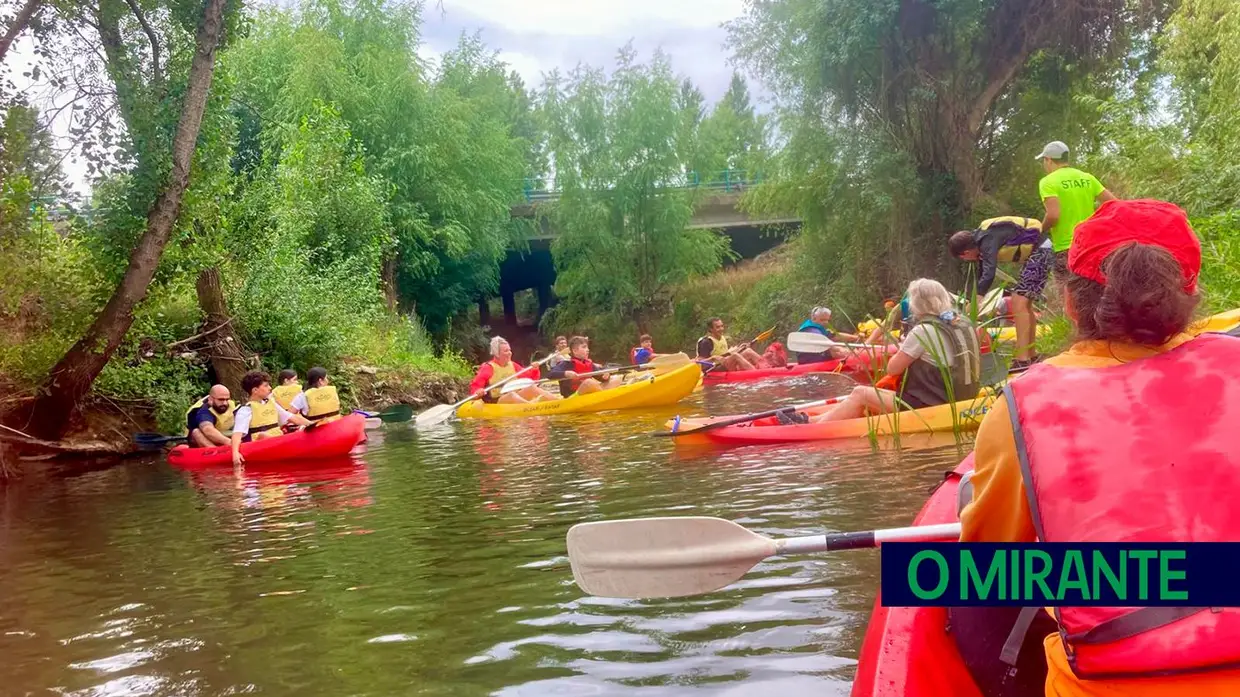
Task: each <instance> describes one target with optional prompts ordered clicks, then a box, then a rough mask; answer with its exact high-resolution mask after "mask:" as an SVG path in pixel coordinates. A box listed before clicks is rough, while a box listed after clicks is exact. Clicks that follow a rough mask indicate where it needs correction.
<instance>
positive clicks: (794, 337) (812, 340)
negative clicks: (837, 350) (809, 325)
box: [788, 332, 836, 353]
mask: <svg viewBox="0 0 1240 697" xmlns="http://www.w3.org/2000/svg"><path fill="white" fill-rule="evenodd" d="M835 345H836V343H835V342H834V341H832V340H830V339H828V338H827V337H825V336H823V335H821V334H815V333H813V332H792V333H791V334H789V335H788V350H789V351H795V352H797V353H821V352H823V351H826V350H827V349H829V348H831V347H832V346H835Z"/></svg>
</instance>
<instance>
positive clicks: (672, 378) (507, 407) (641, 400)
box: [456, 362, 702, 419]
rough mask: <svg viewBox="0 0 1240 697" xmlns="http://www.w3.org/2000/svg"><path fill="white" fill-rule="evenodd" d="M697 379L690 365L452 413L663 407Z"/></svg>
mask: <svg viewBox="0 0 1240 697" xmlns="http://www.w3.org/2000/svg"><path fill="white" fill-rule="evenodd" d="M701 377H702V367H701V366H699V365H698V364H697V363H692V362H691V363H689V364H688V365H686V366H684V367H682V368H677V369H676V370H673V371H671V372H669V373H664V374H663V375H648V376H644V377H642V378H640V379H638V380H636V381H634V382H632V383H630V384H627V385H623V386H621V387H613V388H612V389H609V390H601V391H599V392H592V393H590V394H586V395H573V396H572V397H567V398H565V399H558V400H555V401H553V402H530V403H528V404H487V403H486V402H483V401H481V400H477V399H476V400H474V401H472V402H469V403H467V404H464V405H462V406H461V407H460V408H459V409H457V410H456V415H457V416H458V417H460V418H462V419H471V418H472V419H488V418H499V417H506V416H546V415H549V414H576V413H583V412H596V411H611V410H613V409H637V408H644V407H659V406H666V405H669V404H675V403H676V402H679V401H680V400H682V399H684V398H685V397H687V396H689V394H690V393H691V392H693V389H694V388H695V387H697V384H698V380H699V379H701Z"/></svg>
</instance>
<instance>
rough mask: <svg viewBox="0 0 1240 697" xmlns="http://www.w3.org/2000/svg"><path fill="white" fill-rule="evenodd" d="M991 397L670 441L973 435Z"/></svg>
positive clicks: (988, 392)
mask: <svg viewBox="0 0 1240 697" xmlns="http://www.w3.org/2000/svg"><path fill="white" fill-rule="evenodd" d="M997 394H998V393H997V391H996V390H995V389H993V388H984V389H983V390H982V392H981V393H980V394H978V396H977V397H975V398H973V399H971V400H968V401H960V402H955V403H952V404H940V405H938V406H933V407H925V408H922V409H913V410H906V411H900V412H896V413H893V414H879V415H876V416H864V417H861V418H859V419H845V420H843V421H827V422H823V423H811V424H788V425H783V424H780V423H779V421H778V419H776V417H773V416H769V417H766V418H762V419H757V420H755V421H750V422H748V423H743V424H736V425H735V426H724V427H723V428H717V429H714V430H710V431H704V432H702V433H693V434H686V435H684V436H679V437H677V438H676V441H677V442H683V443H686V444H691V443H698V444H700V443H703V442H711V443H726V444H731V445H746V444H756V443H789V442H797V441H812V440H836V439H841V438H866V437H869V436H870V435H871V434H873V435H875V436H889V435H893V434H897V433H898V434H907V433H943V432H951V431H953V430H956V431H976V430H977V427H978V426H979V425H981V423H982V417H984V416H985V415H986V412H988V411H990V407H991V405H993V404H994V402H995V399H996V396H997ZM834 407H835V405H834V404H827V405H823V406H818V407H810V408H808V409H804V410H802V411H803V413H806V414H810V415H811V416H813V415H818V414H822V413H825V412H827V411H829V410H831V409H833V408H834ZM737 416H740V415H739V414H737V415H733V416H716V417H710V418H703V419H683V418H682V419H681V420H680V425H679V428H684V427H685V426H688V425H705V424H709V423H711V422H717V421H722V420H725V419H733V418H736V417H737ZM674 421H675V420H674V419H673V420H669V421H668V422H667V423H665V424H664V427H665V428H667V429H668V430H669V431H670V430H672V428H673V427H674V426H675V424H674Z"/></svg>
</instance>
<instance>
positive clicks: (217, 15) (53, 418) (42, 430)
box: [27, 0, 227, 440]
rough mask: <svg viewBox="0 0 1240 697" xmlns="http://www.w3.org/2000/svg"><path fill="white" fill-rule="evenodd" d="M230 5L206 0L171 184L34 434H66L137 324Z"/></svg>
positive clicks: (57, 380) (41, 410) (36, 418)
mask: <svg viewBox="0 0 1240 697" xmlns="http://www.w3.org/2000/svg"><path fill="white" fill-rule="evenodd" d="M226 4H227V0H207V2H206V7H205V10H204V12H203V18H202V22H201V23H200V24H199V25H198V31H197V36H196V37H195V46H196V48H195V51H194V59H193V62H192V63H191V65H190V69H189V81H188V85H187V88H186V92H185V102H184V103H183V105H182V107H181V117H180V120H179V122H178V123H177V130H176V134H175V135H174V136H173V140H172V171H171V172H170V174H169V177H168V181H167V184H166V185H165V186H164V190H163V191H162V192H160V194H159V196H158V197H157V198H156V199H155V204H154V205H153V206H152V207H151V210H150V212H149V213H148V214H147V218H146V232H144V233H143V235H142V238H141V239H140V240H139V241H138V246H137V247H136V248H135V249H134V251H133V254H132V255H131V256H130V258H129V266H128V267H127V268H126V269H125V276H124V278H122V279H121V283H120V285H119V286H118V287H117V288H116V291H115V292H113V294H112V297H111V299H109V300H108V304H107V305H105V306H104V308H103V311H102V312H101V313H100V314H99V316H98V317H96V318H95V321H94V322H93V323H92V324H91V325H90V328H89V329H87V330H86V334H85V336H83V337H82V339H81V340H80V341H78V342H77V343H76V344H74V346H73V348H71V349H69V352H68V353H66V354H65V355H64V357H63V358H61V359H60V361H59V362H58V363H57V364H56V365H55V366H54V367H53V368H52V369H51V371H50V372H49V373H48V376H47V378H46V379H45V380H44V382H43V385H42V386H41V387H40V389H39V394H38V396H37V397H36V399H35V402H34V404H33V405H32V406H31V408H30V410H29V415H28V422H27V426H28V429H29V432H30V433H31V434H32V435H34V436H36V437H39V438H44V439H47V440H54V439H57V438H60V437H61V436H63V435H64V433H65V431H66V429H67V428H68V426H69V420H70V418H71V417H72V416H73V414H74V413H75V412H76V411H77V408H78V405H79V404H80V403H81V400H82V398H83V397H84V396H85V395H86V393H87V392H88V391H89V390H90V386H91V385H92V384H93V383H94V381H95V378H96V377H98V376H99V372H100V371H102V370H103V367H104V366H105V365H106V364H107V362H108V359H109V358H111V356H112V354H113V353H114V352H115V351H116V348H117V347H118V346H120V344H121V341H122V340H123V339H124V338H125V334H126V332H128V331H129V327H130V325H132V324H133V311H134V308H135V307H136V306H137V305H138V303H140V302H142V300H143V299H145V298H146V293H147V287H148V286H149V285H150V283H151V279H152V278H153V277H154V275H155V270H156V268H157V267H158V266H159V259H160V257H161V256H162V255H163V252H164V247H165V246H166V245H167V244H168V238H169V236H170V235H171V234H172V227H173V225H175V224H176V221H177V217H178V215H180V212H181V198H182V196H183V195H184V194H185V189H186V188H188V187H189V172H190V165H191V164H192V162H193V159H194V146H195V142H196V141H197V139H198V131H199V129H200V127H201V126H202V116H203V112H204V111H205V110H206V106H207V96H208V95H209V93H210V91H211V77H212V74H213V73H214V70H215V53H216V49H217V48H218V47H219V45H220V39H221V38H222V35H223V33H224V7H225V5H226Z"/></svg>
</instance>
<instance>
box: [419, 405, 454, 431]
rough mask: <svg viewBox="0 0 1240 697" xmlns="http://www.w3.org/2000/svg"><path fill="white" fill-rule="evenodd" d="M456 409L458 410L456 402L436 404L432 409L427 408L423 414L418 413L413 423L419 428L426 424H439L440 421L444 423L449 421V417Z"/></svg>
mask: <svg viewBox="0 0 1240 697" xmlns="http://www.w3.org/2000/svg"><path fill="white" fill-rule="evenodd" d="M455 411H456V405H455V404H436V405H435V406H433V407H431V408H430V409H427V410H426V411H424V412H422V413H421V414H418V415H417V417H416V418H414V420H413V425H414V426H415V427H417V428H424V427H426V426H434V425H435V424H439V423H443V422H444V421H447V420H448V419H449V418H451V417H452V414H453V412H455Z"/></svg>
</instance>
